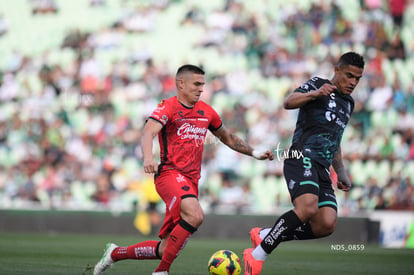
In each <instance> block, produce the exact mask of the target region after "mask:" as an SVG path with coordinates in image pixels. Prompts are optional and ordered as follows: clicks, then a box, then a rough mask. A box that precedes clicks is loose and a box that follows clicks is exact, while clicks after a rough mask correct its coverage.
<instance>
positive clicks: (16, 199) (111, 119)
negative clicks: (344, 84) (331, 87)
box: [0, 0, 414, 216]
mask: <svg viewBox="0 0 414 275" xmlns="http://www.w3.org/2000/svg"><path fill="white" fill-rule="evenodd" d="M412 18H414V2H413V1H410V0H406V1H404V0H390V1H384V0H383V1H381V0H360V1H358V0H349V1H334V0H324V1H323V0H320V1H319V0H292V1H289V3H286V1H281V0H255V1H241V0H211V1H196V0H154V1H150V0H147V1H145V0H142V1H132V0H111V1H110V0H74V1H58V0H17V1H13V2H12V1H7V2H6V1H4V2H2V4H0V52H1V57H0V65H1V67H0V75H1V78H0V208H31V209H33V208H41V209H50V208H61V209H85V210H112V211H131V210H133V209H134V208H133V205H134V203H135V202H138V205H139V206H140V207H146V205H148V204H149V203H151V204H152V205H154V204H156V203H157V202H158V198H157V196H155V195H154V190H153V188H152V181H151V178H148V176H146V175H144V173H143V169H142V163H141V161H142V160H141V150H140V144H139V140H140V135H141V130H142V127H143V125H144V122H145V119H146V117H147V116H148V115H149V114H150V112H151V111H152V110H153V109H154V108H155V106H156V104H157V103H158V101H159V100H160V99H161V98H166V97H169V96H171V95H173V94H174V93H175V80H174V74H175V70H176V68H177V66H179V65H180V64H183V63H187V62H189V63H194V64H198V65H202V66H203V67H204V68H205V70H206V72H207V80H208V83H207V84H206V89H205V92H204V93H203V100H205V101H207V102H209V103H211V104H212V105H213V106H214V107H215V109H216V110H217V111H218V112H219V113H220V114H221V116H222V118H223V121H224V124H225V125H227V127H230V128H232V129H233V130H234V131H237V132H238V133H239V134H240V135H241V136H243V137H244V138H245V139H246V140H247V141H248V142H249V143H250V144H251V145H253V146H254V147H271V148H274V149H275V153H276V156H277V159H276V160H275V161H273V162H260V161H256V160H254V159H252V158H249V157H246V156H242V155H240V154H236V153H234V152H233V151H231V150H229V149H227V148H226V147H225V146H223V145H221V144H220V143H219V142H217V141H216V140H215V139H214V138H213V137H212V136H208V138H207V139H206V142H205V158H204V162H203V171H202V178H201V181H200V188H201V194H202V197H201V200H202V202H203V204H204V206H205V209H206V212H209V211H215V212H226V213H236V212H238V213H262V214H267V213H275V212H278V211H281V209H282V208H284V207H289V205H290V202H289V200H290V199H289V195H288V193H287V188H286V186H285V183H284V179H283V176H282V167H281V166H282V163H283V162H282V159H283V153H284V151H285V150H287V149H288V146H289V142H290V138H291V135H292V133H293V129H294V126H295V121H296V115H297V113H296V111H286V110H283V108H282V104H281V103H282V101H283V98H284V96H286V94H287V93H288V92H290V91H292V90H293V89H294V88H296V87H297V86H298V85H300V84H301V83H302V82H304V81H305V80H307V79H308V78H310V77H312V76H314V75H318V76H321V77H327V78H329V77H331V76H332V70H333V66H332V64H333V63H334V62H335V60H337V58H338V56H339V55H340V54H341V53H342V52H343V51H346V50H351V49H352V50H355V51H357V52H359V53H361V54H363V55H364V57H365V59H366V70H365V75H364V77H363V79H362V80H361V82H360V84H359V86H358V87H357V89H356V91H355V92H354V98H355V101H356V107H355V112H354V114H353V117H352V121H351V123H350V125H349V126H348V128H347V130H346V132H345V134H344V138H343V143H342V151H343V154H344V158H345V159H346V164H347V167H349V172H350V175H351V177H352V181H353V183H354V187H353V189H352V190H351V191H350V192H349V193H347V194H345V193H342V192H340V191H339V192H337V194H338V201H339V204H340V210H339V211H340V212H339V214H340V215H342V216H349V215H358V213H361V211H363V210H372V209H406V210H408V209H411V210H414V192H413V191H414V182H413V179H414V138H413V137H414V81H413V79H414V21H413V20H409V19H412ZM332 177H335V175H334V173H332Z"/></svg>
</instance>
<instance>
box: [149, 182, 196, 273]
mask: <svg viewBox="0 0 414 275" xmlns="http://www.w3.org/2000/svg"><path fill="white" fill-rule="evenodd" d="M176 178H179V179H180V180H179V181H177V182H176V184H175V186H174V187H172V186H171V182H170V184H168V185H164V186H163V185H157V190H159V194H160V196H161V197H162V198H163V200H164V201H165V202H166V204H167V206H168V209H169V210H170V213H171V218H172V222H171V224H170V230H169V232H170V233H169V236H168V238H164V237H165V236H162V235H161V233H160V237H162V239H163V241H162V246H161V245H160V251H161V253H162V259H161V262H160V264H159V265H158V267H157V269H156V270H155V272H162V271H166V272H168V271H169V269H170V266H171V264H172V262H173V261H174V260H175V258H177V256H178V255H179V253H180V251H181V250H182V249H183V248H184V247H185V245H186V244H187V241H188V239H189V238H190V236H191V235H192V234H193V233H194V232H195V231H196V230H197V228H198V227H199V226H200V225H201V223H202V222H203V220H204V212H203V210H202V208H201V206H200V203H199V201H198V198H197V196H198V186H197V184H194V183H192V182H191V181H189V180H188V179H186V178H185V177H183V176H180V177H177V174H175V175H174V179H176ZM171 194H174V195H173V196H172V197H171ZM164 198H166V199H164ZM164 235H165V234H164ZM164 240H166V242H165V248H164V247H163V245H164Z"/></svg>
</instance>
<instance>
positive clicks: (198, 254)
mask: <svg viewBox="0 0 414 275" xmlns="http://www.w3.org/2000/svg"><path fill="white" fill-rule="evenodd" d="M142 240H144V239H143V238H142V237H134V236H102V235H93V234H90V235H80V234H79V235H73V234H39V233H36V234H35V233H33V234H31V233H4V232H0V274H2V275H3V274H7V275H12V274H13V275H15V274H22V275H23V274H24V275H26V274H40V275H48V274H50V275H52V274H53V275H58V274H79V275H81V274H92V270H91V269H90V270H85V269H86V267H87V266H88V265H89V266H91V267H93V266H94V265H95V263H96V262H97V261H98V260H99V258H100V257H101V256H102V254H103V249H104V248H105V244H106V243H107V242H109V241H111V242H115V243H116V244H118V245H129V244H134V243H137V242H139V241H142ZM341 245H343V246H345V247H347V246H348V245H353V244H347V243H346V244H337V243H336V244H332V243H328V242H324V241H292V242H286V243H282V244H281V245H280V246H279V247H278V249H277V250H276V251H275V252H274V253H273V254H272V255H270V256H269V258H268V259H267V260H266V262H265V264H264V266H263V270H262V274H263V275H267V274H268V275H271V274H289V275H292V274H301V275H302V274H318V275H319V274H414V250H408V249H385V248H380V247H378V246H370V245H365V246H364V249H363V250H362V251H345V250H342V249H339V250H336V249H334V248H335V247H340V246H341ZM248 246H250V242H249V239H248V235H247V234H246V239H245V240H217V239H201V238H197V236H193V238H192V239H191V240H190V242H189V243H188V245H187V247H186V249H185V250H184V251H182V253H181V254H180V256H179V257H178V258H177V260H176V261H175V262H174V264H173V266H172V268H171V274H172V275H181V274H182V275H196V274H204V275H207V274H208V273H207V261H208V259H209V258H210V256H211V254H212V253H213V252H215V251H216V250H219V249H230V250H233V251H234V252H235V253H236V254H238V255H239V256H240V257H242V251H243V249H244V248H246V247H248ZM241 260H242V259H241ZM157 265H158V261H157V260H153V261H133V260H127V261H122V262H119V263H117V264H115V265H114V266H113V268H111V269H110V270H108V271H107V272H105V274H118V275H127V274H140V275H145V274H151V273H152V271H153V270H154V269H155V268H156V266H157Z"/></svg>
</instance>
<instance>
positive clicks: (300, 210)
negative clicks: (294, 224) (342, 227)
mask: <svg viewBox="0 0 414 275" xmlns="http://www.w3.org/2000/svg"><path fill="white" fill-rule="evenodd" d="M295 212H296V214H297V215H298V217H299V219H300V220H301V221H302V222H307V221H309V220H310V219H312V217H314V216H315V215H316V214H317V213H318V205H317V204H306V205H301V206H296V207H295Z"/></svg>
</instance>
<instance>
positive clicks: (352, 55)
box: [337, 52, 365, 69]
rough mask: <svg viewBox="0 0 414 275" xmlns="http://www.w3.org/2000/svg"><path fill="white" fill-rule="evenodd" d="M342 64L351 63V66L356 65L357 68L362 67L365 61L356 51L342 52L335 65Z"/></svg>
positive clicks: (340, 65)
mask: <svg viewBox="0 0 414 275" xmlns="http://www.w3.org/2000/svg"><path fill="white" fill-rule="evenodd" d="M344 65H352V66H356V67H358V68H361V69H363V68H364V66H365V61H364V58H363V57H362V56H361V55H360V54H358V53H356V52H347V53H344V54H343V55H342V56H341V57H340V58H339V61H338V64H337V66H339V67H342V66H344Z"/></svg>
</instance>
